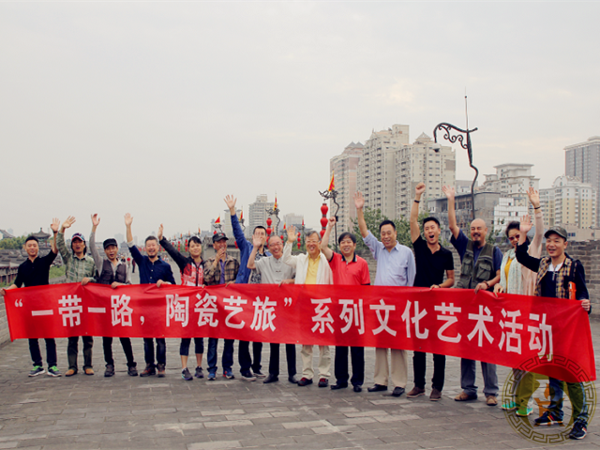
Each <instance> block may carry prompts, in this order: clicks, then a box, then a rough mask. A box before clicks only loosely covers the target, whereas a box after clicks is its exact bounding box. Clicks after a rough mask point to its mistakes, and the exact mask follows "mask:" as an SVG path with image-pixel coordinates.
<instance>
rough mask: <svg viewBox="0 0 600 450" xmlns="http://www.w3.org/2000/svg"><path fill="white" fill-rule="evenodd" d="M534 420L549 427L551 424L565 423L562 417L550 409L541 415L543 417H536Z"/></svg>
mask: <svg viewBox="0 0 600 450" xmlns="http://www.w3.org/2000/svg"><path fill="white" fill-rule="evenodd" d="M534 422H535V425H536V426H539V425H545V426H548V427H549V426H551V425H562V423H563V421H562V419H559V418H557V417H556V416H555V415H554V414H552V413H551V412H550V411H546V412H545V413H544V414H542V415H541V417H538V418H537V419H535V420H534Z"/></svg>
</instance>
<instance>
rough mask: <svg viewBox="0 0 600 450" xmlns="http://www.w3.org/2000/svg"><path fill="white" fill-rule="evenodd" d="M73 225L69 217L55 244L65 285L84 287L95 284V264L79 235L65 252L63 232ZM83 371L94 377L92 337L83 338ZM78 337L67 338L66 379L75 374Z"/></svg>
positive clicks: (75, 235)
mask: <svg viewBox="0 0 600 450" xmlns="http://www.w3.org/2000/svg"><path fill="white" fill-rule="evenodd" d="M74 223H75V217H73V216H69V217H67V219H66V220H65V221H64V222H63V223H62V225H61V226H60V231H59V232H58V235H57V239H56V243H57V246H58V251H59V252H60V255H61V256H62V259H63V263H64V264H65V276H66V278H67V283H77V282H81V284H82V285H86V284H87V283H89V282H90V281H91V282H93V283H95V282H96V279H95V278H94V276H95V275H96V264H95V263H94V259H93V258H92V257H91V256H89V255H86V252H87V246H86V245H85V238H84V237H83V235H82V234H81V233H75V234H74V235H73V237H72V238H71V251H69V250H67V246H66V244H65V230H66V229H67V228H69V227H71V225H73V224H74ZM81 339H82V340H83V370H84V372H85V374H86V375H94V369H93V368H92V347H93V346H94V338H93V337H92V336H83V337H82V338H81ZM78 342H79V337H78V336H72V337H70V338H69V344H68V346H67V356H68V359H69V370H67V371H66V372H65V376H66V377H71V376H73V375H75V374H76V373H77V353H78Z"/></svg>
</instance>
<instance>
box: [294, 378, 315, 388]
mask: <svg viewBox="0 0 600 450" xmlns="http://www.w3.org/2000/svg"><path fill="white" fill-rule="evenodd" d="M312 383H313V381H312V379H311V380H309V379H308V378H304V377H302V379H301V380H300V381H298V386H308V385H309V384H312Z"/></svg>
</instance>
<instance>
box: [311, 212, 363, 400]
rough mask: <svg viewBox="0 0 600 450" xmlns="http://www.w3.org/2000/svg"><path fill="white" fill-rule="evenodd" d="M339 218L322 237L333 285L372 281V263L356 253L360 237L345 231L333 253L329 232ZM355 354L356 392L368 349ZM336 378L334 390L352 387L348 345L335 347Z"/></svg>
mask: <svg viewBox="0 0 600 450" xmlns="http://www.w3.org/2000/svg"><path fill="white" fill-rule="evenodd" d="M335 222H336V220H335V217H331V218H330V219H329V223H328V224H327V230H325V234H324V235H323V239H322V240H321V251H322V252H323V254H324V255H325V257H326V258H327V261H329V267H330V268H331V272H332V273H333V284H334V285H336V284H350V285H355V286H360V285H369V284H371V277H370V276H369V265H368V264H367V261H365V260H364V259H363V258H361V257H360V256H357V255H356V254H355V251H356V236H354V235H353V234H352V233H348V232H345V233H342V234H341V235H340V237H339V239H338V243H339V245H340V252H341V254H340V253H335V252H333V251H332V250H331V249H330V248H329V247H328V243H329V235H330V234H331V230H332V228H333V227H334V226H335ZM350 353H351V355H352V379H351V380H350V381H351V383H352V385H353V386H354V392H361V391H362V388H361V386H362V384H363V382H364V380H365V349H364V348H363V347H351V349H350ZM334 365H335V379H336V383H335V384H334V385H332V386H331V389H333V390H336V389H343V388H347V387H348V378H349V374H348V347H336V348H335V363H334Z"/></svg>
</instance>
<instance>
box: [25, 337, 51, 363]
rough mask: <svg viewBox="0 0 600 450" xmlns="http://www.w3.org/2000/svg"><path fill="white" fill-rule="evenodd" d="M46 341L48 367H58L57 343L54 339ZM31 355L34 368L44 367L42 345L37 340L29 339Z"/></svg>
mask: <svg viewBox="0 0 600 450" xmlns="http://www.w3.org/2000/svg"><path fill="white" fill-rule="evenodd" d="M44 340H45V341H46V362H47V363H48V367H52V366H56V342H55V341H54V339H52V338H49V339H44ZM29 353H30V354H31V360H32V361H33V365H34V366H41V365H42V353H41V352H40V343H39V342H38V340H37V339H29Z"/></svg>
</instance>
